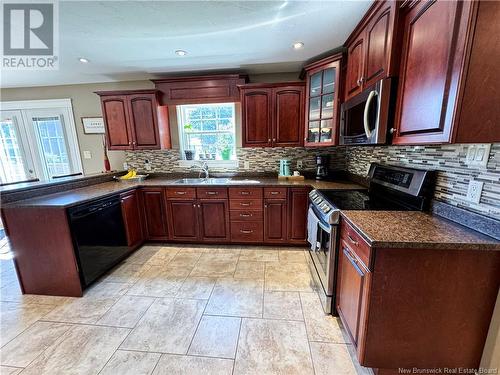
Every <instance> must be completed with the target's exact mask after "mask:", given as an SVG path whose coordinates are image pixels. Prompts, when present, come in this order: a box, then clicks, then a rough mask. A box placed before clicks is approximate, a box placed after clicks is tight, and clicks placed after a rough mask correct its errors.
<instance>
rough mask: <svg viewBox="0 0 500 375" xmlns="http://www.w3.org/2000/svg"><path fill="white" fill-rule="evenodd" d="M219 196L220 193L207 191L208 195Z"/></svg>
mask: <svg viewBox="0 0 500 375" xmlns="http://www.w3.org/2000/svg"><path fill="white" fill-rule="evenodd" d="M217 194H219V192H218V191H207V195H217Z"/></svg>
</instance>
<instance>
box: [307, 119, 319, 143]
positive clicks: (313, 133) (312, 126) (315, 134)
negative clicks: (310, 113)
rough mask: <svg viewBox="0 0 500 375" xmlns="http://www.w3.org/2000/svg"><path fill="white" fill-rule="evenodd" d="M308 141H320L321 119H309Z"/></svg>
mask: <svg viewBox="0 0 500 375" xmlns="http://www.w3.org/2000/svg"><path fill="white" fill-rule="evenodd" d="M307 142H319V121H309V128H308V131H307Z"/></svg>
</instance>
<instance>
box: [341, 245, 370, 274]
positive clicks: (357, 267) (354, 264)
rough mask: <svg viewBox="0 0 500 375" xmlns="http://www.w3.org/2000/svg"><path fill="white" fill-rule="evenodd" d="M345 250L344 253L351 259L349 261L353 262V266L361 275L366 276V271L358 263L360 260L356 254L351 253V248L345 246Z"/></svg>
mask: <svg viewBox="0 0 500 375" xmlns="http://www.w3.org/2000/svg"><path fill="white" fill-rule="evenodd" d="M343 251H344V255H345V256H346V258H347V259H348V260H349V262H350V263H351V264H352V266H353V267H354V269H355V270H356V272H357V273H359V274H360V275H361V276H364V275H365V273H364V272H363V270H362V269H361V267H360V266H359V264H358V261H357V260H356V258H354V256H353V255H352V254H351V252H350V251H349V250H347V249H346V248H345V247H344V248H343Z"/></svg>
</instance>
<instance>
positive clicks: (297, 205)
mask: <svg viewBox="0 0 500 375" xmlns="http://www.w3.org/2000/svg"><path fill="white" fill-rule="evenodd" d="M309 190H310V189H309V188H300V187H299V188H288V223H287V225H288V243H290V244H301V245H304V244H306V239H307V210H308V207H309Z"/></svg>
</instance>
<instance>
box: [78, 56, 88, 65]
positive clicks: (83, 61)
mask: <svg viewBox="0 0 500 375" xmlns="http://www.w3.org/2000/svg"><path fill="white" fill-rule="evenodd" d="M78 61H80V62H81V63H83V64H87V63H88V62H89V59H86V58H85V57H80V58H79V59H78Z"/></svg>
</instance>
